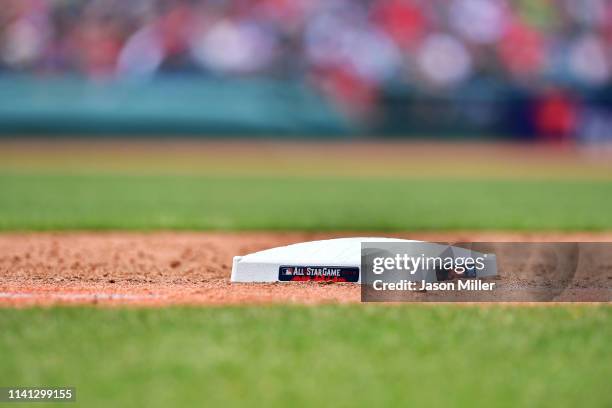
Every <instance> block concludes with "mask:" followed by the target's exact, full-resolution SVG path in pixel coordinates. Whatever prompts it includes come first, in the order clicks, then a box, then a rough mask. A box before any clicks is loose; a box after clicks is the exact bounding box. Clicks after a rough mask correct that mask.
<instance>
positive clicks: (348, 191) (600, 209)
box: [0, 172, 612, 230]
mask: <svg viewBox="0 0 612 408" xmlns="http://www.w3.org/2000/svg"><path fill="white" fill-rule="evenodd" d="M483 176H484V175H483ZM610 203H612V182H610V181H586V180H584V181H561V180H556V181H545V180H541V181H525V180H521V181H518V180H517V181H512V180H490V179H482V180H473V179H457V180H449V179H431V180H423V179H393V178H379V179H375V178H372V179H355V178H323V177H320V178H315V177H310V178H303V177H302V178H289V177H286V178H282V177H272V176H257V177H213V176H209V177H205V176H194V175H191V176H187V175H183V176H180V175H164V176H154V175H140V176H136V175H108V174H107V175H102V174H98V175H96V174H79V175H58V174H46V175H45V174H22V173H10V172H4V173H1V174H0V230H57V229H59V230H61V229H225V230H244V229H261V230H270V229H278V230H417V229H428V230H449V229H509V230H603V229H610V228H612V214H611V213H610Z"/></svg>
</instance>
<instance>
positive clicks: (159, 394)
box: [0, 305, 612, 408]
mask: <svg viewBox="0 0 612 408" xmlns="http://www.w3.org/2000/svg"><path fill="white" fill-rule="evenodd" d="M611 318H612V308H610V307H607V306H600V307H593V306H563V307H554V308H497V307H491V308H481V307H452V306H415V305H411V306H397V307H378V306H323V307H316V308H314V307H310V308H309V307H296V306H291V307H287V306H277V307H262V308H208V309H197V308H193V309H189V308H167V309H135V310H134V309H127V310H126V309H95V308H53V309H24V310H14V309H0V328H1V330H0V356H1V357H0V360H1V362H0V385H6V386H8V385H19V386H36V385H58V386H61V385H66V386H76V387H77V399H78V402H80V403H79V404H77V405H80V406H88V407H97V406H99V407H109V406H130V407H132V406H146V407H163V408H167V407H174V406H235V405H240V404H242V405H247V406H263V407H275V406H279V407H285V406H306V405H309V406H334V407H353V406H367V407H372V406H465V407H491V406H495V407H517V406H547V407H555V408H559V407H575V406H586V407H610V406H612V393H610V390H609V384H610V378H612V348H611V347H610V344H611V343H612V325H610V319H611ZM64 406H66V405H64Z"/></svg>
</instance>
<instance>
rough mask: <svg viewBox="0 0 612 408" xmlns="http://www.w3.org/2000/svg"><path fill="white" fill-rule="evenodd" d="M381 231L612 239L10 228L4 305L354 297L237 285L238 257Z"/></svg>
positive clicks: (337, 288)
mask: <svg viewBox="0 0 612 408" xmlns="http://www.w3.org/2000/svg"><path fill="white" fill-rule="evenodd" d="M381 235H386V236H389V235H391V236H396V237H400V238H408V239H419V240H427V241H449V242H460V241H500V242H510V241H542V242H546V241H584V242H589V241H592V242H593V241H598V242H612V233H571V234H567V233H539V234H534V233H492V232H449V233H427V232H419V233H403V234H402V233H400V234H380V233H371V232H370V233H272V232H261V233H258V232H247V233H217V232H215V233H212V232H207V233H195V232H155V233H129V232H120V233H119V232H112V233H107V232H96V233H92V232H70V233H4V234H0V305H3V306H9V307H10V306H28V305H50V304H110V305H124V304H138V305H150V306H163V305H172V304H188V305H191V304H195V305H226V304H267V303H298V304H319V303H328V302H329V303H354V302H359V301H360V288H359V286H358V285H352V284H319V283H289V284H281V283H274V284H232V283H231V282H230V281H229V277H230V270H231V261H232V257H233V256H234V255H239V254H245V253H249V252H253V251H257V250H261V249H266V248H270V247H274V246H279V245H286V244H290V243H295V242H300V241H308V240H314V239H325V238H333V237H341V236H381ZM588 279H590V278H588ZM588 279H587V280H588ZM561 300H563V299H561ZM565 300H572V299H571V298H569V299H565Z"/></svg>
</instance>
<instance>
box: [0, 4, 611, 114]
mask: <svg viewBox="0 0 612 408" xmlns="http://www.w3.org/2000/svg"><path fill="white" fill-rule="evenodd" d="M0 2H1V3H0V4H1V7H0V73H1V72H3V71H12V72H34V73H41V74H47V73H76V74H79V75H83V76H86V77H88V78H96V79H107V78H117V77H126V78H134V79H145V78H150V77H152V76H154V75H159V74H161V73H194V74H198V75H217V76H219V75H220V76H264V77H284V78H299V79H304V80H307V81H311V82H312V83H315V84H316V85H317V86H318V87H319V88H321V89H323V90H324V91H325V92H327V93H328V94H331V95H333V97H334V98H336V99H338V100H341V101H345V102H346V103H348V104H354V105H357V106H358V105H364V106H367V104H368V103H371V101H373V100H375V99H376V98H377V95H378V94H379V93H380V92H381V90H384V89H385V88H387V87H397V86H402V85H405V86H410V87H414V88H417V89H425V90H427V91H432V92H440V91H441V92H444V91H449V90H452V89H454V88H456V87H457V86H460V85H461V84H464V83H467V82H470V81H475V80H480V79H492V80H495V81H501V82H504V83H511V84H513V85H515V86H520V87H532V88H534V87H543V86H549V85H550V84H553V85H555V86H558V85H562V86H563V87H569V88H570V89H571V88H581V89H584V88H587V89H590V88H601V87H603V86H606V85H609V84H610V81H611V78H612V1H609V0H0Z"/></svg>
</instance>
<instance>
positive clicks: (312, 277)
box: [278, 266, 359, 282]
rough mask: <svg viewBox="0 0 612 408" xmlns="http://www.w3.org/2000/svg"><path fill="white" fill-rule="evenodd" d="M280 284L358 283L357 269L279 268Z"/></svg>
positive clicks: (322, 267)
mask: <svg viewBox="0 0 612 408" xmlns="http://www.w3.org/2000/svg"><path fill="white" fill-rule="evenodd" d="M278 280H279V281H281V282H300V281H302V282H306V281H315V282H358V281H359V268H355V267H346V266H281V267H280V268H279V269H278Z"/></svg>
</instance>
